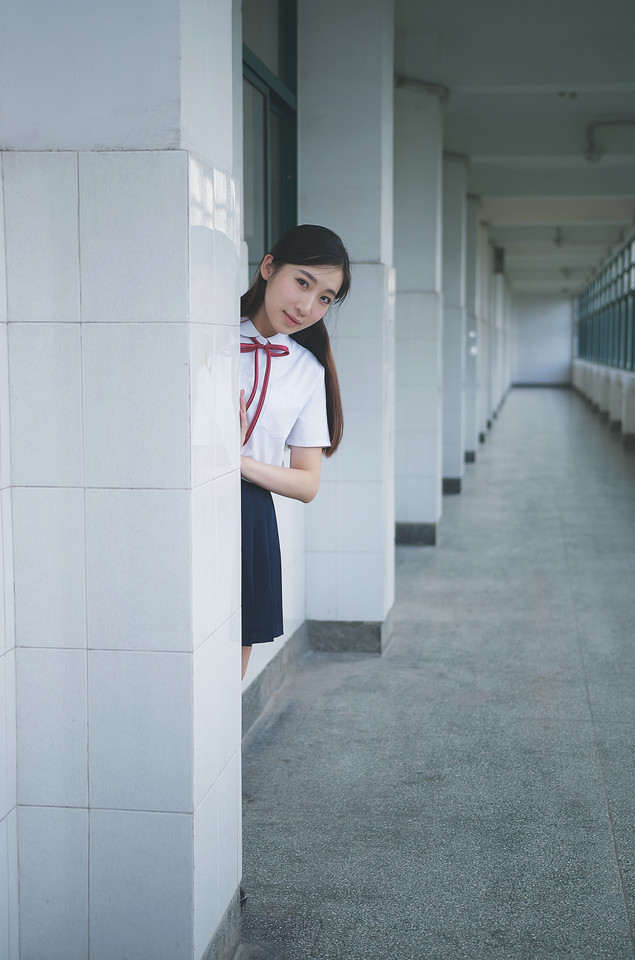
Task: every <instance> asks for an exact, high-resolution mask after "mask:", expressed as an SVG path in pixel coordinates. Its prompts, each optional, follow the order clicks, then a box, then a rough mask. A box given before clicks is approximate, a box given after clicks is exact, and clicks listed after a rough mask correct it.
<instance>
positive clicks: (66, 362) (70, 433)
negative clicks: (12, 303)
mask: <svg viewBox="0 0 635 960" xmlns="http://www.w3.org/2000/svg"><path fill="white" fill-rule="evenodd" d="M9 389H10V398H11V472H12V480H13V483H14V484H15V485H18V486H36V485H40V486H81V485H82V484H83V482H84V470H83V449H82V444H83V438H82V364H81V334H80V325H79V324H78V323H18V324H14V323H10V324H9Z"/></svg>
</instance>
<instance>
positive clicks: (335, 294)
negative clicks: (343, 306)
mask: <svg viewBox="0 0 635 960" xmlns="http://www.w3.org/2000/svg"><path fill="white" fill-rule="evenodd" d="M299 272H300V273H303V274H304V276H305V277H308V278H309V280H312V281H313V283H317V278H316V277H314V276H313V274H312V273H309V271H308V270H300V271H299ZM326 292H327V293H332V294H333V296H334V297H335V296H337V293H336V291H335V290H331V288H330V287H327V289H326Z"/></svg>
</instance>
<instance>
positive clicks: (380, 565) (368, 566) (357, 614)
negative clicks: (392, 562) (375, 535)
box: [325, 552, 388, 620]
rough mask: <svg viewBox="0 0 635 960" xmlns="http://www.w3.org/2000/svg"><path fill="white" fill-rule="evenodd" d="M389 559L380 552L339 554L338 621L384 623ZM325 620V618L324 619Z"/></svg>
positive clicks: (337, 574)
mask: <svg viewBox="0 0 635 960" xmlns="http://www.w3.org/2000/svg"><path fill="white" fill-rule="evenodd" d="M387 562H388V561H387V558H386V557H385V556H384V554H383V552H381V553H354V552H353V553H338V555H337V567H336V569H337V573H336V577H337V616H336V617H333V619H336V620H383V619H384V617H385V616H386V614H387V612H388V610H387V609H386V602H385V597H384V585H385V584H384V581H385V571H384V565H385V563H387ZM325 619H326V618H325Z"/></svg>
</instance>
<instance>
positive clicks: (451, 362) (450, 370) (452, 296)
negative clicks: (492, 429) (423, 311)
mask: <svg viewBox="0 0 635 960" xmlns="http://www.w3.org/2000/svg"><path fill="white" fill-rule="evenodd" d="M466 216H467V163H466V160H465V159H464V158H462V157H458V156H453V155H452V154H446V155H445V156H444V161H443V489H444V491H445V492H446V493H460V491H461V479H462V477H463V474H464V472H465V457H464V454H465V255H466Z"/></svg>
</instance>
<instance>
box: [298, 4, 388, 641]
mask: <svg viewBox="0 0 635 960" xmlns="http://www.w3.org/2000/svg"><path fill="white" fill-rule="evenodd" d="M298 19H299V29H298V40H299V49H298V62H299V77H298V82H299V90H300V91H301V96H300V102H299V114H298V131H299V144H298V153H299V215H300V221H301V222H309V223H322V224H324V225H326V226H328V227H331V228H332V229H334V230H335V231H337V232H338V233H339V234H341V236H342V237H343V239H344V241H345V243H346V244H347V246H348V249H349V252H350V254H351V258H352V261H353V286H352V291H351V294H350V297H349V300H348V301H347V302H346V303H345V304H344V306H343V307H342V308H341V309H340V310H336V311H335V316H334V317H333V318H332V319H331V332H332V334H333V349H334V354H335V359H336V363H337V367H338V372H339V376H340V381H341V388H342V398H343V403H344V421H345V425H344V441H343V444H342V448H341V451H340V452H338V453H337V454H336V455H335V456H334V457H333V458H332V459H331V460H327V461H326V462H325V463H324V465H323V474H322V475H323V480H322V484H321V488H320V493H319V495H318V497H317V498H316V500H315V501H314V502H313V503H312V504H310V506H309V509H308V511H307V615H308V619H309V620H310V621H327V623H326V624H324V623H322V625H321V626H319V627H318V626H316V625H313V626H312V627H311V629H313V630H314V636H315V638H317V636H318V634H319V637H321V638H322V640H323V642H324V643H325V644H330V643H332V642H333V639H334V638H336V641H337V643H340V644H341V645H343V646H347V645H350V646H352V647H354V648H359V645H361V646H362V647H364V646H368V645H370V647H371V648H372V649H377V648H378V647H379V645H380V643H381V634H382V624H383V623H384V621H385V620H386V617H387V614H388V612H389V610H390V609H391V607H392V604H393V600H394V537H395V533H394V531H395V515H394V415H395V410H394V276H393V268H392V212H393V210H392V188H393V164H392V149H393V3H392V0H370V2H366V0H364V2H363V0H352V2H350V3H347V4H344V5H342V4H341V3H339V2H337V0H325V2H323V3H320V4H316V3H314V2H313V0H300V3H299V5H298ZM325 24H337V28H336V29H333V30H329V32H328V42H325V43H324V44H321V45H320V51H319V54H317V53H316V48H315V44H316V37H319V36H321V35H323V33H324V29H325ZM354 36H355V37H357V38H358V42H351V37H354ZM363 621H365V622H366V623H360V622H363ZM369 622H370V624H372V625H373V626H369ZM385 632H386V628H384V634H385Z"/></svg>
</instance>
